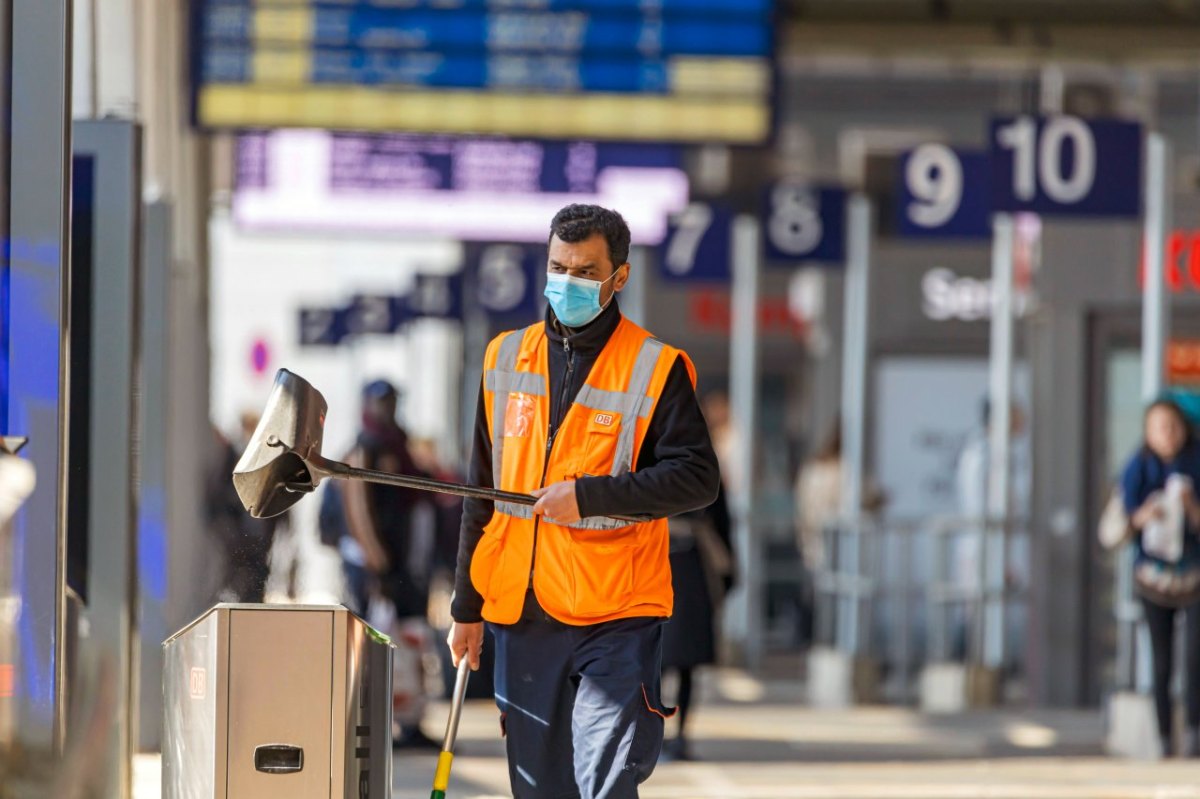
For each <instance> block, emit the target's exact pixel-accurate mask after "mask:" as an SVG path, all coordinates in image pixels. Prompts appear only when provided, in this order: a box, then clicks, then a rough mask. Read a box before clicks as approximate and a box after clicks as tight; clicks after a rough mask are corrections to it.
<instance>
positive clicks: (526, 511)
mask: <svg viewBox="0 0 1200 799" xmlns="http://www.w3.org/2000/svg"><path fill="white" fill-rule="evenodd" d="M496 512H497V513H503V514H505V515H506V516H512V517H514V518H517V519H532V518H533V506H532V505H518V504H517V503H515V502H497V503H496Z"/></svg>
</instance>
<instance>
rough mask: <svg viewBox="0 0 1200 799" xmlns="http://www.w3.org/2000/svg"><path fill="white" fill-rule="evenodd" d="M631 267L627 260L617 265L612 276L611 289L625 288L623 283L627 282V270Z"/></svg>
mask: <svg viewBox="0 0 1200 799" xmlns="http://www.w3.org/2000/svg"><path fill="white" fill-rule="evenodd" d="M631 268H632V267H630V266H629V263H628V262H626V263H623V264H621V265H620V266H618V267H617V276H616V277H614V278H613V291H620V290H621V289H623V288H625V284H626V283H628V282H629V270H630V269H631Z"/></svg>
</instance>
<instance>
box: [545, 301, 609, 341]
mask: <svg viewBox="0 0 1200 799" xmlns="http://www.w3.org/2000/svg"><path fill="white" fill-rule="evenodd" d="M620 323H621V309H620V308H619V307H618V306H617V297H616V295H615V294H614V295H613V298H612V301H611V302H610V303H609V304H608V307H607V308H605V309H604V310H603V311H601V312H600V315H599V316H597V317H596V318H595V319H593V320H592V321H591V322H588V323H587V324H586V325H584V326H583V327H567V326H566V325H564V324H562V323H561V322H559V321H558V318H557V317H555V315H554V311H553V309H551V308H550V307H549V306H547V307H546V337H547V338H549V339H550V344H551V345H552V346H559V347H561V346H562V344H563V339H566V340H567V341H568V342H569V343H570V345H571V349H573V350H575V351H576V352H578V353H580V354H581V355H594V354H596V353H598V352H600V350H602V349H604V345H605V344H607V343H608V340H609V338H611V337H612V334H613V331H615V330H616V329H617V325H619V324H620Z"/></svg>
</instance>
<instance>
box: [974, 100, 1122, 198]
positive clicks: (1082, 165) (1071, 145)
mask: <svg viewBox="0 0 1200 799" xmlns="http://www.w3.org/2000/svg"><path fill="white" fill-rule="evenodd" d="M991 162H992V200H993V208H994V210H997V211H1033V212H1036V213H1041V214H1046V215H1066V216H1107V217H1136V216H1137V215H1138V214H1139V213H1140V211H1141V191H1142V185H1141V163H1142V135H1141V128H1140V127H1139V126H1138V125H1136V124H1134V123H1130V122H1119V121H1115V120H1088V119H1082V118H1080V117H1074V116H1050V117H1041V118H1036V117H1031V116H1020V117H1015V118H1008V119H998V120H994V121H993V122H992V130H991Z"/></svg>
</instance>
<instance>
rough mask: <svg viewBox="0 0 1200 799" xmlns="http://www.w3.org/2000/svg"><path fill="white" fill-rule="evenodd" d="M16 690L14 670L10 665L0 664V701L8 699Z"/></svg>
mask: <svg viewBox="0 0 1200 799" xmlns="http://www.w3.org/2000/svg"><path fill="white" fill-rule="evenodd" d="M16 688H17V675H16V670H15V669H14V668H13V665H12V664H11V663H0V699H8V698H10V697H11V696H12V695H13V692H14V691H16Z"/></svg>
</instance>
